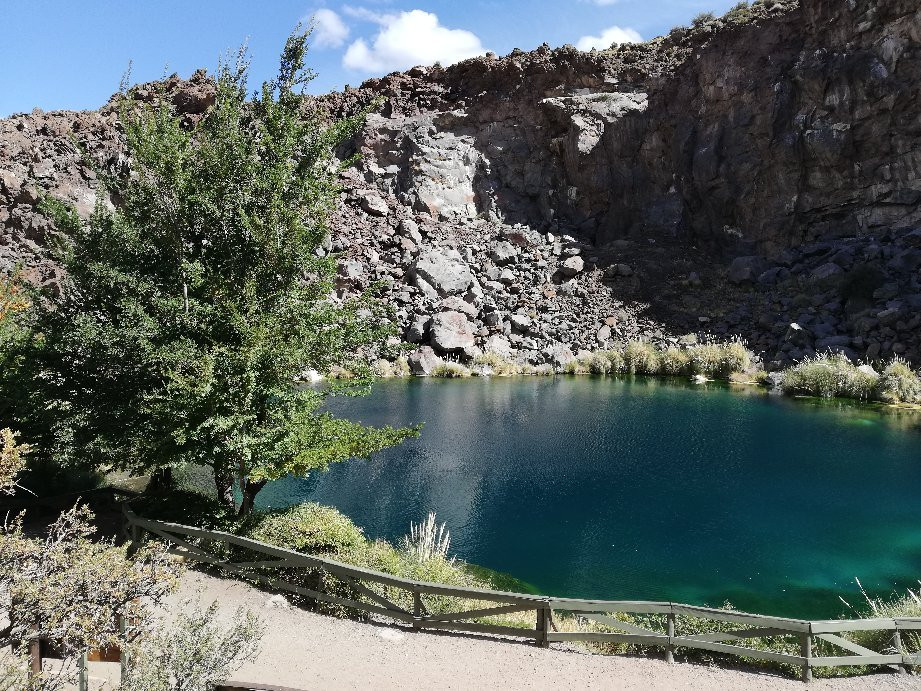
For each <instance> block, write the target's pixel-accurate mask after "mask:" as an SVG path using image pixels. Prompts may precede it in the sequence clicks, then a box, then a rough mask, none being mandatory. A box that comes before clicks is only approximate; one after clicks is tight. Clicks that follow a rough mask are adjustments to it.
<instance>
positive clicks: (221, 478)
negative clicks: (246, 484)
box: [214, 466, 234, 509]
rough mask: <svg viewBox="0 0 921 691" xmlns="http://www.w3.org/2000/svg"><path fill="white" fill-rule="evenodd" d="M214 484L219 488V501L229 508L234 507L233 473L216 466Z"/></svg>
mask: <svg viewBox="0 0 921 691" xmlns="http://www.w3.org/2000/svg"><path fill="white" fill-rule="evenodd" d="M214 486H215V488H216V489H217V498H218V501H220V502H221V503H222V504H223V505H224V506H226V507H227V508H228V509H233V508H234V501H233V473H229V472H227V471H226V470H224V469H223V468H219V467H218V466H215V467H214Z"/></svg>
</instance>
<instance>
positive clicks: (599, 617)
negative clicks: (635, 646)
mask: <svg viewBox="0 0 921 691" xmlns="http://www.w3.org/2000/svg"><path fill="white" fill-rule="evenodd" d="M579 616H582V617H585V618H586V619H591V620H592V621H597V622H599V623H601V624H607V625H608V626H612V627H614V628H615V629H620V630H621V631H627V632H628V633H636V634H639V635H641V636H661V635H662V632H661V631H652V630H650V629H645V628H643V627H642V626H637V625H636V624H628V623H627V622H625V621H621V620H620V619H615V618H614V617H607V616H605V615H603V614H591V613H588V612H583V613H582V614H580V615H579Z"/></svg>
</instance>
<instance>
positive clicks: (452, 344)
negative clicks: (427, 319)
mask: <svg viewBox="0 0 921 691" xmlns="http://www.w3.org/2000/svg"><path fill="white" fill-rule="evenodd" d="M430 340H431V343H432V345H433V346H434V347H435V348H438V350H441V351H443V352H446V353H453V352H457V351H463V350H467V349H469V348H473V344H474V328H473V324H471V323H470V321H469V320H468V319H467V316H466V315H464V314H463V313H461V312H455V311H448V312H440V313H439V314H436V315H435V317H434V318H433V319H432V327H431V335H430Z"/></svg>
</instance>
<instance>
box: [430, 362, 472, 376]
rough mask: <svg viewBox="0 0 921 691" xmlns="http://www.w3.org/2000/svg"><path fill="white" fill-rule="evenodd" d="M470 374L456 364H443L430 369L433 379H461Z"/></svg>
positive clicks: (467, 370)
mask: <svg viewBox="0 0 921 691" xmlns="http://www.w3.org/2000/svg"><path fill="white" fill-rule="evenodd" d="M471 374H472V373H471V372H470V370H469V369H467V368H466V367H464V366H463V365H461V364H460V363H457V362H443V363H441V364H440V365H438V366H436V367H435V368H434V369H432V375H431V376H433V377H437V378H439V379H462V378H464V377H469V376H470V375H471Z"/></svg>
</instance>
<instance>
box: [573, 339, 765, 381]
mask: <svg viewBox="0 0 921 691" xmlns="http://www.w3.org/2000/svg"><path fill="white" fill-rule="evenodd" d="M751 368H752V354H751V353H750V352H749V351H748V349H747V348H746V347H745V345H744V344H743V343H742V342H741V341H730V342H729V343H705V344H701V345H695V346H690V347H679V346H669V347H667V348H665V349H661V348H658V347H656V346H655V345H654V344H652V343H649V342H648V341H630V342H629V343H627V345H626V346H625V347H624V349H623V350H599V351H595V352H594V353H587V354H585V355H582V356H580V357H578V358H576V359H575V360H573V361H572V362H570V363H569V364H568V365H567V366H566V367H565V368H564V370H563V371H564V372H565V373H566V374H599V375H608V376H616V375H619V374H625V373H626V374H648V375H655V374H661V375H666V376H683V375H684V376H692V375H698V374H699V375H705V376H708V377H721V378H728V377H729V376H730V375H732V374H734V373H740V372H748V371H749V370H751Z"/></svg>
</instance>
